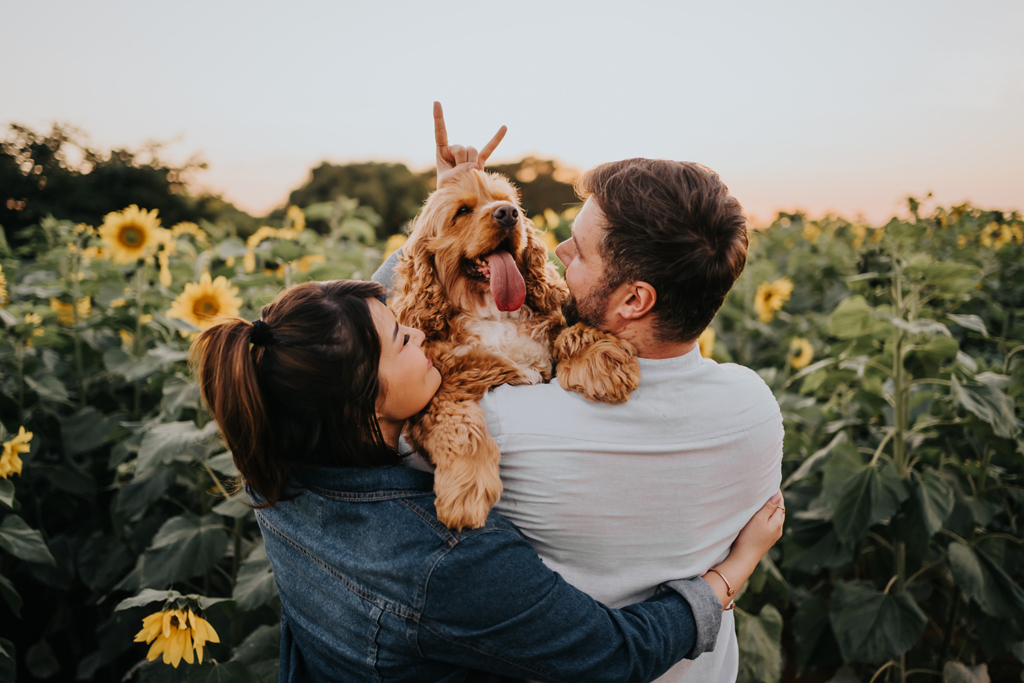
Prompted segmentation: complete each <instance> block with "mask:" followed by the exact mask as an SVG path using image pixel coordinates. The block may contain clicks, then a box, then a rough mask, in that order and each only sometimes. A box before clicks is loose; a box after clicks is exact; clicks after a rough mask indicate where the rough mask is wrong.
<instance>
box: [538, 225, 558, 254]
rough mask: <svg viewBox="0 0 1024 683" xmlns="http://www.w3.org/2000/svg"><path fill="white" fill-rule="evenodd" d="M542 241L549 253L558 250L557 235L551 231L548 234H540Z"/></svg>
mask: <svg viewBox="0 0 1024 683" xmlns="http://www.w3.org/2000/svg"><path fill="white" fill-rule="evenodd" d="M540 241H541V242H543V243H544V246H545V247H546V248H547V250H548V251H552V252H553V251H554V250H555V249H557V248H558V238H557V237H555V233H553V232H551V231H550V230H549V231H548V232H542V233H541V234H540Z"/></svg>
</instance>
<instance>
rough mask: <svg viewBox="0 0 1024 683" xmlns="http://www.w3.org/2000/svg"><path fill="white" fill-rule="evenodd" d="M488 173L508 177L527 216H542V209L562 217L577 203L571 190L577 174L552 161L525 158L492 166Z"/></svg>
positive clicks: (488, 168)
mask: <svg viewBox="0 0 1024 683" xmlns="http://www.w3.org/2000/svg"><path fill="white" fill-rule="evenodd" d="M487 170H488V171H496V172H497V173H501V174H502V175H505V176H508V178H509V179H511V180H512V181H513V182H514V183H515V184H516V186H517V187H518V188H519V194H520V203H521V204H522V206H523V210H524V211H526V215H528V216H536V215H538V214H541V213H543V212H544V209H553V210H554V211H556V212H558V213H562V212H563V211H565V210H566V209H567V208H569V207H570V206H573V205H575V204H578V203H579V201H580V200H579V199H578V198H577V197H576V192H575V191H574V190H573V189H572V188H573V186H572V184H573V182H575V180H576V178H577V176H578V173H577V172H576V171H575V170H574V169H572V168H570V167H567V166H562V165H561V164H560V163H559V162H557V161H554V160H552V159H537V158H536V157H526V158H524V159H523V160H521V161H517V162H515V163H512V164H493V165H490V166H488V167H487Z"/></svg>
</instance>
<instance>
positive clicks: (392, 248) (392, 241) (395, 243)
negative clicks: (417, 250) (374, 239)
mask: <svg viewBox="0 0 1024 683" xmlns="http://www.w3.org/2000/svg"><path fill="white" fill-rule="evenodd" d="M408 241H409V238H408V237H406V236H405V235H392V236H391V237H389V238H388V241H387V243H386V244H385V245H384V260H385V261H387V260H388V258H389V257H390V256H391V255H392V254H394V253H395V252H396V251H398V250H399V249H401V248H402V247H403V246H405V243H406V242H408Z"/></svg>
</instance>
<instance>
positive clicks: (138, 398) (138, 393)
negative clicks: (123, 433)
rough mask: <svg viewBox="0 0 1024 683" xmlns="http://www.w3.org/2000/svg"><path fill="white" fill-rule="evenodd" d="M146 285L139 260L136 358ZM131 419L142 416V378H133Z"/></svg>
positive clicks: (136, 283)
mask: <svg viewBox="0 0 1024 683" xmlns="http://www.w3.org/2000/svg"><path fill="white" fill-rule="evenodd" d="M145 286H146V262H145V261H140V262H139V269H138V270H137V271H135V338H134V339H133V340H132V356H134V357H135V359H136V360H138V359H139V358H140V357H141V356H142V301H143V297H142V292H143V288H144V287H145ZM132 416H133V419H135V420H139V419H140V418H141V417H142V380H135V399H134V401H133V405H132Z"/></svg>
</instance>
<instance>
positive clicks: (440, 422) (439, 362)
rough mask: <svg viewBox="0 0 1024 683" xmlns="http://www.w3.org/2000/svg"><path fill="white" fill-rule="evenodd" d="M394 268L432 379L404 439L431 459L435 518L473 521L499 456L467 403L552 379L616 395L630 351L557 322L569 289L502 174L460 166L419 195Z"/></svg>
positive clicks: (497, 488) (398, 312)
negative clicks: (436, 377) (435, 385)
mask: <svg viewBox="0 0 1024 683" xmlns="http://www.w3.org/2000/svg"><path fill="white" fill-rule="evenodd" d="M403 252H404V253H403V255H402V259H401V260H400V261H399V263H398V265H397V267H396V269H395V273H396V281H395V286H394V295H393V298H392V299H391V301H390V306H391V309H392V311H394V313H395V316H396V317H397V319H398V320H399V322H401V323H402V324H403V325H408V326H410V327H415V328H418V329H420V330H422V331H423V332H424V334H425V335H426V340H425V341H424V351H425V352H426V354H427V356H428V357H429V358H430V359H431V360H432V361H433V362H434V364H435V366H436V367H437V368H438V369H439V370H440V371H441V377H442V381H441V387H440V389H439V390H438V392H437V394H436V395H435V396H434V398H433V400H432V401H431V402H430V404H429V405H428V406H427V407H426V408H425V409H424V410H423V412H421V413H419V414H418V415H416V416H415V417H414V418H413V419H412V420H410V422H409V425H408V426H407V428H406V439H407V441H408V442H409V443H410V445H412V446H413V448H415V449H417V450H418V451H419V452H420V453H421V454H423V455H424V457H426V458H427V459H428V460H429V461H430V462H431V463H433V465H434V466H435V468H436V469H435V475H434V477H435V478H434V491H435V493H436V494H437V500H436V508H437V516H438V519H440V520H441V521H442V522H443V523H444V524H446V525H447V526H449V527H451V528H453V529H462V528H464V527H467V528H477V527H480V526H482V525H483V524H484V522H485V520H486V519H487V513H488V512H489V511H490V509H491V507H492V506H493V505H494V503H495V502H497V500H498V497H499V496H500V495H501V491H502V484H501V479H500V478H499V475H498V462H499V459H500V453H499V452H498V447H497V445H496V444H495V443H494V440H493V439H491V437H490V435H489V434H488V432H487V422H486V419H485V417H484V414H483V411H482V410H481V408H480V406H479V405H478V403H477V401H478V400H479V399H480V398H481V397H482V396H483V395H484V393H485V392H486V391H487V390H488V389H490V388H491V387H494V386H497V385H499V384H536V383H539V382H545V381H548V380H550V379H551V376H552V369H553V367H552V366H553V363H557V365H558V373H557V375H558V381H559V383H560V384H561V385H562V387H563V388H565V389H568V390H572V391H578V392H580V393H582V394H583V395H584V396H586V397H587V398H589V399H591V400H600V401H604V402H607V403H621V402H623V401H625V400H626V399H627V398H628V397H629V394H630V393H632V392H633V391H634V390H635V389H636V387H637V386H638V385H639V378H640V369H639V364H638V363H637V361H636V351H635V349H634V348H633V347H632V345H631V344H629V343H628V342H624V341H621V340H619V339H617V338H616V337H614V336H613V335H611V334H607V333H605V332H601V331H600V330H597V329H594V328H592V327H588V326H586V325H582V324H579V325H574V326H572V327H570V328H566V327H565V319H564V318H563V316H562V312H561V305H562V301H563V300H564V299H565V298H566V296H567V293H568V290H567V289H566V286H565V283H564V282H563V281H562V279H561V278H560V277H559V276H558V271H557V270H556V269H555V267H554V265H552V264H551V263H550V262H549V261H548V258H547V255H548V252H547V248H546V247H545V246H544V243H543V242H541V240H540V239H539V238H538V237H537V236H536V235H535V233H534V229H533V224H532V223H531V222H530V221H529V220H528V219H527V218H526V217H525V216H524V215H523V211H522V209H521V208H520V207H519V202H518V193H517V192H516V190H515V188H514V187H513V186H512V184H511V183H509V181H508V180H506V179H505V178H504V177H502V176H500V175H497V174H489V173H484V172H481V171H470V172H467V173H465V174H463V175H461V176H459V177H458V178H457V179H455V180H453V181H452V182H451V183H448V184H446V185H445V186H444V187H442V188H440V189H438V190H437V191H436V192H434V193H433V194H431V195H430V197H429V198H428V199H427V202H426V204H425V205H424V207H423V210H422V211H421V212H420V213H419V215H418V216H417V217H416V218H415V219H414V222H413V229H412V237H411V238H410V240H409V244H408V245H407V246H406V248H405V249H404V250H403Z"/></svg>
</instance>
